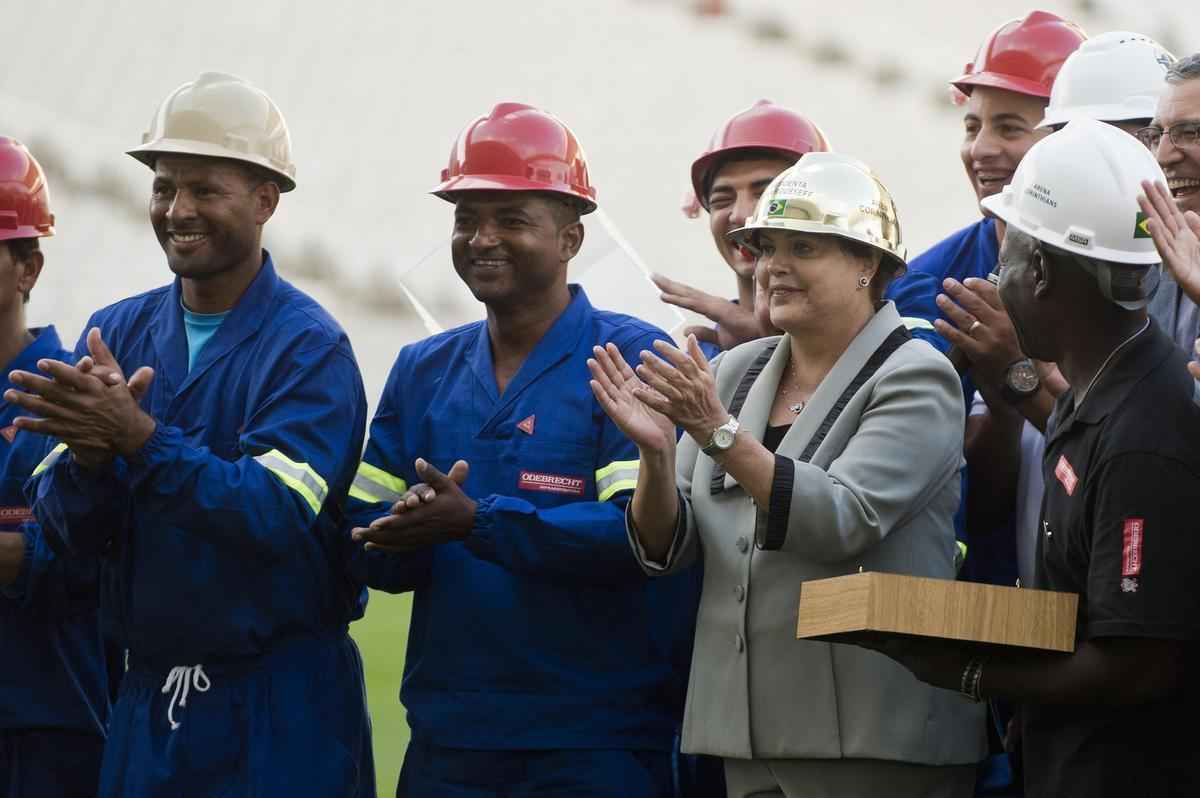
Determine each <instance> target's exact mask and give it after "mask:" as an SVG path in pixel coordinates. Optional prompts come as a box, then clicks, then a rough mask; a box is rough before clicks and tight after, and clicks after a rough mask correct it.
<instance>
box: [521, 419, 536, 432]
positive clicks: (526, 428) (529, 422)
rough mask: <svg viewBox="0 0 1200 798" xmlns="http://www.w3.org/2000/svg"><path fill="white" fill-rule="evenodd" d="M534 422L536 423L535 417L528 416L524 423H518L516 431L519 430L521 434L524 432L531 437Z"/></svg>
mask: <svg viewBox="0 0 1200 798" xmlns="http://www.w3.org/2000/svg"><path fill="white" fill-rule="evenodd" d="M535 421H537V416H530V417H529V418H527V419H525V420H524V421H521V422H518V423H517V429H519V430H521V432H524V433H525V434H526V435H532V434H533V424H534V422H535Z"/></svg>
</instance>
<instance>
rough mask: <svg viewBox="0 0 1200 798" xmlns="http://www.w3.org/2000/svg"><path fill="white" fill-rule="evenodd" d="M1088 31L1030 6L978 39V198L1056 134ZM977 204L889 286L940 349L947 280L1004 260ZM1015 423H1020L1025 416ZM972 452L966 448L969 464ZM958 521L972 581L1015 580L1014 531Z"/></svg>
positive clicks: (969, 164)
mask: <svg viewBox="0 0 1200 798" xmlns="http://www.w3.org/2000/svg"><path fill="white" fill-rule="evenodd" d="M1085 38H1086V37H1085V34H1084V33H1083V31H1082V30H1080V29H1079V28H1078V27H1077V26H1076V25H1074V24H1073V23H1071V22H1068V21H1066V20H1064V19H1062V18H1060V17H1057V16H1055V15H1054V14H1050V13H1048V12H1045V11H1032V12H1030V13H1029V14H1028V15H1026V16H1025V17H1024V18H1022V19H1015V20H1011V21H1009V22H1006V23H1004V24H1003V25H1001V26H999V27H998V28H996V29H995V30H994V31H993V32H992V33H991V34H990V35H989V36H988V37H987V39H985V40H984V42H983V44H982V45H981V46H980V48H979V52H978V54H977V55H976V57H975V60H974V62H972V63H970V64H968V65H967V69H966V72H965V74H963V75H962V76H961V77H959V78H958V79H956V80H955V81H953V86H954V87H955V88H956V89H957V90H958V91H960V92H962V93H963V95H965V96H966V103H965V106H964V109H965V112H964V114H963V132H964V136H963V141H962V146H961V148H960V157H961V158H962V163H963V167H964V169H965V170H966V174H967V179H968V180H969V181H970V184H971V190H972V192H973V193H974V195H975V200H976V202H978V203H982V201H983V200H984V199H986V198H987V197H990V196H993V195H996V194H998V193H1000V191H1001V190H1002V189H1003V188H1004V186H1006V185H1008V183H1009V181H1011V180H1012V176H1013V174H1014V172H1015V171H1016V169H1017V166H1018V164H1020V162H1021V159H1022V158H1023V157H1024V156H1025V153H1026V152H1028V151H1029V148H1030V147H1032V146H1033V145H1034V144H1035V143H1036V142H1037V141H1038V140H1039V139H1041V138H1043V137H1045V136H1046V135H1048V134H1049V132H1050V131H1049V130H1048V129H1045V128H1040V129H1039V128H1038V124H1039V123H1040V122H1041V121H1042V118H1043V116H1044V114H1045V110H1046V105H1047V103H1048V102H1049V97H1050V92H1051V88H1052V86H1053V83H1054V78H1055V76H1056V75H1057V74H1058V70H1059V68H1060V67H1061V66H1062V64H1063V62H1064V61H1066V59H1067V57H1068V56H1069V55H1070V54H1071V53H1072V52H1074V51H1075V50H1076V49H1077V48H1078V47H1079V44H1080V43H1081V42H1082V41H1084V39H1085ZM980 211H981V212H982V213H983V214H984V216H983V218H982V219H980V220H979V221H977V222H975V223H973V224H971V225H969V226H968V227H965V228H963V229H962V230H959V231H958V232H957V233H954V234H952V235H950V236H949V237H948V238H946V239H944V240H943V241H941V242H939V243H937V244H935V245H934V246H933V247H931V248H930V249H929V250H928V251H926V252H925V253H924V254H923V255H921V256H919V257H917V258H916V259H914V260H913V261H912V262H911V263H910V264H909V268H908V273H907V274H906V275H905V276H904V277H902V278H900V279H899V280H897V281H896V283H894V284H893V286H892V289H891V291H890V292H889V298H891V299H893V300H894V301H895V302H896V308H897V309H898V310H899V311H900V314H901V315H902V316H904V317H905V319H906V321H907V323H908V325H909V327H910V329H912V331H913V335H915V336H916V337H918V338H923V339H925V340H926V341H928V342H929V343H931V344H932V345H933V346H935V347H937V348H938V349H939V350H941V351H943V352H946V351H947V350H949V348H950V343H949V341H948V340H947V339H946V338H945V337H944V336H943V335H942V334H940V333H939V331H938V328H937V325H938V324H946V323H947V320H948V319H949V318H950V317H949V316H948V315H947V312H946V310H944V309H943V307H944V306H945V300H944V299H943V300H941V302H942V304H939V295H940V294H941V293H942V291H943V290H945V291H947V292H948V293H951V294H952V295H954V296H955V298H956V299H958V297H959V295H958V294H957V293H955V292H956V291H959V290H961V289H962V284H963V282H964V281H965V280H968V279H971V278H984V277H986V276H987V275H988V274H989V273H990V272H991V271H992V270H993V269H995V268H996V265H997V262H998V260H999V255H1000V240H1001V238H1002V237H1003V234H1004V225H1003V222H1001V221H999V220H997V219H995V218H994V217H993V216H991V215H990V214H988V213H987V212H986V211H985V210H984V209H983V208H982V206H981V207H980ZM950 310H951V311H953V310H954V308H952V307H951V308H950ZM968 325H970V322H968ZM968 365H969V364H968ZM1022 387H1024V386H1022ZM963 395H964V398H965V400H966V405H967V407H970V406H971V404H972V400H973V398H974V395H975V382H974V380H973V378H972V376H971V375H970V374H969V373H968V374H967V375H966V376H965V377H964V379H963ZM1014 400H1015V399H1014ZM1014 415H1015V414H1014ZM1014 430H1019V425H1018V426H1015V427H1014ZM969 444H970V436H968V446H969ZM1014 446H1015V438H1014ZM971 459H972V458H971V452H970V451H968V465H970V462H971ZM964 493H966V492H965V491H964ZM964 509H965V508H964ZM1010 509H1011V508H1010ZM958 527H959V538H960V541H962V543H963V545H964V546H965V547H966V561H965V563H964V564H963V568H962V571H961V573H960V576H961V577H962V578H963V579H966V580H969V581H978V582H990V583H993V584H1005V585H1011V584H1013V583H1014V581H1015V580H1016V578H1017V564H1016V560H1017V556H1016V545H1015V541H1014V539H1013V536H1012V535H1011V534H1009V533H1004V534H995V533H991V534H987V535H977V536H975V537H976V539H975V540H974V541H971V540H969V539H968V538H969V537H970V536H969V535H968V533H967V529H966V524H965V519H962V518H960V521H959V524H958ZM979 531H981V532H982V531H983V530H979Z"/></svg>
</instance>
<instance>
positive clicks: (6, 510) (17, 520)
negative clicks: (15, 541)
mask: <svg viewBox="0 0 1200 798" xmlns="http://www.w3.org/2000/svg"><path fill="white" fill-rule="evenodd" d="M32 520H33V510H32V509H30V508H28V507H0V525H5V526H7V525H9V524H11V525H13V526H16V525H18V524H23V523H25V522H26V521H32Z"/></svg>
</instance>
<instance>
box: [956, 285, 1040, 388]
mask: <svg viewBox="0 0 1200 798" xmlns="http://www.w3.org/2000/svg"><path fill="white" fill-rule="evenodd" d="M942 287H943V288H944V289H945V291H946V293H944V294H938V297H937V305H938V307H939V308H940V309H941V311H942V312H943V313H945V314H946V318H948V319H950V321H951V322H953V324H951V323H948V322H946V321H943V320H942V319H937V320H935V321H934V322H933V326H934V329H936V330H937V331H938V333H939V334H940V335H941V336H942V337H943V338H945V339H946V340H947V341H949V342H950V343H951V344H953V345H954V346H956V347H958V348H959V349H960V350H962V352H963V353H964V354H966V356H967V358H968V359H969V360H970V362H971V374H972V376H974V377H975V379H976V380H977V381H980V382H985V383H986V384H987V385H988V386H989V387H991V388H993V389H994V390H996V391H999V390H1000V387H1001V386H1002V385H1003V383H1004V375H1005V372H1006V371H1007V370H1008V367H1009V366H1010V365H1011V364H1012V363H1013V362H1014V361H1017V360H1020V359H1021V358H1023V357H1025V355H1024V354H1022V352H1021V345H1020V343H1019V342H1018V341H1017V333H1016V330H1015V329H1013V325H1012V321H1011V320H1010V319H1009V318H1008V313H1007V312H1006V311H1005V310H1004V305H1003V304H1001V302H1000V294H999V292H998V291H997V290H996V286H994V285H992V284H991V283H990V282H989V281H987V280H981V279H979V278H976V277H971V278H968V279H967V280H965V281H964V282H961V283H960V282H958V281H957V280H955V279H952V278H947V279H946V280H945V281H944V282H943V283H942Z"/></svg>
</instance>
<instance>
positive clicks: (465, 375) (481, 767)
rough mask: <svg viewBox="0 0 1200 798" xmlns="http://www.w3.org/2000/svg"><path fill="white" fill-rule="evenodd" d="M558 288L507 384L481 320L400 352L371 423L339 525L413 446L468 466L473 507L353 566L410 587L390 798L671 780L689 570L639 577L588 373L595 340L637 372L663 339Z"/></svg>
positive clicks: (627, 466)
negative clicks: (449, 539) (406, 546)
mask: <svg viewBox="0 0 1200 798" xmlns="http://www.w3.org/2000/svg"><path fill="white" fill-rule="evenodd" d="M571 292H572V299H571V301H570V304H569V305H568V307H567V308H566V310H565V311H563V313H562V314H561V315H560V316H559V318H558V319H557V320H556V321H555V322H554V324H553V326H552V327H551V328H550V329H549V331H548V332H547V333H546V334H545V336H544V337H543V338H542V340H541V341H540V342H539V343H538V344H537V346H536V347H535V348H534V349H533V351H532V352H531V353H530V354H529V356H528V357H527V359H526V360H525V362H524V364H523V365H522V366H521V368H520V370H519V372H518V373H517V374H516V376H515V377H513V379H512V381H511V382H510V383H509V384H508V386H507V387H506V388H505V390H504V392H503V394H500V393H499V392H498V391H497V385H496V379H495V376H494V372H493V361H492V347H491V341H490V337H489V333H488V328H487V325H486V323H484V322H477V323H474V324H469V325H466V326H463V327H460V328H457V329H454V330H450V331H448V332H445V333H442V334H440V335H436V336H434V337H432V338H428V339H425V340H423V341H420V342H418V343H415V344H412V345H409V346H406V347H404V348H403V349H402V350H401V351H400V354H399V357H398V358H397V359H396V363H395V365H394V366H393V368H392V371H391V375H390V377H389V378H388V382H387V386H386V387H385V388H384V392H383V396H382V398H381V400H380V403H379V408H378V411H377V413H376V415H375V418H374V420H373V421H372V422H371V430H370V440H369V442H368V444H367V449H366V454H365V456H364V459H363V463H362V465H361V466H360V467H359V470H358V474H357V476H356V478H355V481H354V485H353V487H352V488H351V491H350V505H349V506H350V512H349V515H350V517H351V519H352V521H353V522H354V523H355V524H358V525H365V524H367V523H369V522H370V521H371V520H373V519H374V518H377V517H379V516H380V515H383V514H384V513H386V512H387V508H388V507H389V506H390V504H391V503H392V502H394V501H395V500H396V499H397V498H398V497H399V496H400V495H401V494H402V493H403V492H404V491H405V490H406V489H407V487H408V486H409V485H412V484H413V483H414V482H416V481H418V480H417V477H416V474H415V471H414V466H413V462H414V460H415V459H416V458H418V457H423V458H425V459H426V460H428V461H429V462H431V463H432V464H433V465H435V466H436V467H437V468H439V469H442V470H443V471H446V470H448V469H449V468H450V466H451V465H452V464H453V463H454V461H455V460H458V459H464V460H467V461H468V462H469V463H470V476H469V477H468V479H467V481H466V483H465V485H464V488H463V489H464V491H465V492H466V493H467V494H468V495H469V496H471V497H472V498H473V499H475V500H476V501H477V502H478V508H477V510H476V514H475V524H474V528H473V529H472V531H471V534H470V536H469V537H468V538H467V539H466V540H465V541H463V542H460V543H447V544H444V545H439V546H435V547H433V548H431V549H428V550H425V551H422V552H420V553H417V554H411V555H393V554H382V553H380V552H378V551H376V552H371V553H369V554H367V553H363V552H362V551H361V549H359V550H358V556H357V557H355V558H353V563H354V565H355V569H356V575H357V577H358V578H359V579H361V580H363V581H366V582H368V583H369V584H370V585H371V586H372V587H376V588H380V589H383V590H388V591H391V592H402V591H409V590H411V591H414V600H413V615H412V623H411V626H410V629H409V640H408V650H407V661H406V663H405V673H404V682H403V687H402V689H401V700H402V701H403V703H404V705H405V707H406V708H407V709H408V722H409V725H410V727H411V729H412V739H413V743H412V745H411V746H410V748H409V751H408V754H407V755H406V758H405V766H404V772H402V773H401V776H400V785H399V789H398V794H399V795H411V796H440V795H446V794H453V795H456V796H477V795H478V796H484V795H501V794H503V795H514V796H519V795H532V794H539V795H540V794H545V795H555V796H575V795H622V796H659V795H670V794H671V791H672V789H673V788H672V773H671V770H672V759H673V758H672V755H671V750H672V741H673V738H674V735H675V732H676V729H677V726H678V725H679V722H680V720H681V716H682V712H683V697H684V693H685V687H686V680H687V673H688V665H689V661H690V656H691V645H692V638H693V631H694V622H695V614H696V609H697V602H698V597H699V588H700V585H699V581H698V573H697V572H696V571H692V572H687V573H683V574H681V575H679V576H678V577H671V578H667V579H655V580H650V579H647V578H646V577H645V576H644V574H643V573H642V571H641V569H640V568H639V567H638V565H637V563H636V561H635V560H634V557H633V554H632V550H631V548H630V542H629V539H628V534H627V532H626V528H625V507H626V505H627V504H628V501H629V497H630V495H631V492H632V490H633V488H634V487H635V485H636V481H637V472H638V453H637V448H636V447H635V446H634V444H633V443H632V442H631V441H630V440H629V439H628V438H626V437H625V436H624V435H623V434H622V433H621V432H620V431H619V430H618V429H617V428H616V426H615V425H614V424H613V423H612V421H611V420H610V419H609V418H608V417H607V416H606V415H605V413H604V411H603V410H601V409H600V406H599V404H598V403H597V402H596V400H595V398H594V397H593V395H592V392H591V389H590V387H589V385H588V383H589V379H590V375H589V372H588V369H587V364H586V361H587V359H588V358H589V357H591V356H592V347H593V346H596V345H603V344H605V343H607V342H613V343H614V344H616V345H617V346H618V347H619V348H620V350H621V353H622V354H623V356H624V357H625V359H626V360H627V361H629V362H630V363H636V362H637V361H638V353H639V352H640V351H641V350H643V349H651V350H652V343H653V341H654V340H656V339H663V340H669V338H668V337H667V335H666V334H665V333H663V332H662V331H661V330H659V329H657V328H655V327H653V326H651V325H649V324H646V323H645V322H642V321H640V320H638V319H635V318H632V317H630V316H626V315H622V314H617V313H610V312H605V311H600V310H596V309H594V308H593V307H592V306H591V304H590V303H589V302H588V300H587V297H586V296H585V294H584V292H583V291H582V289H580V288H579V287H578V286H571ZM572 752H574V753H572ZM450 785H456V786H455V787H454V788H453V789H452V788H451V786H450ZM501 788H504V789H503V791H502V790H501ZM453 790H458V791H453Z"/></svg>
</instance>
